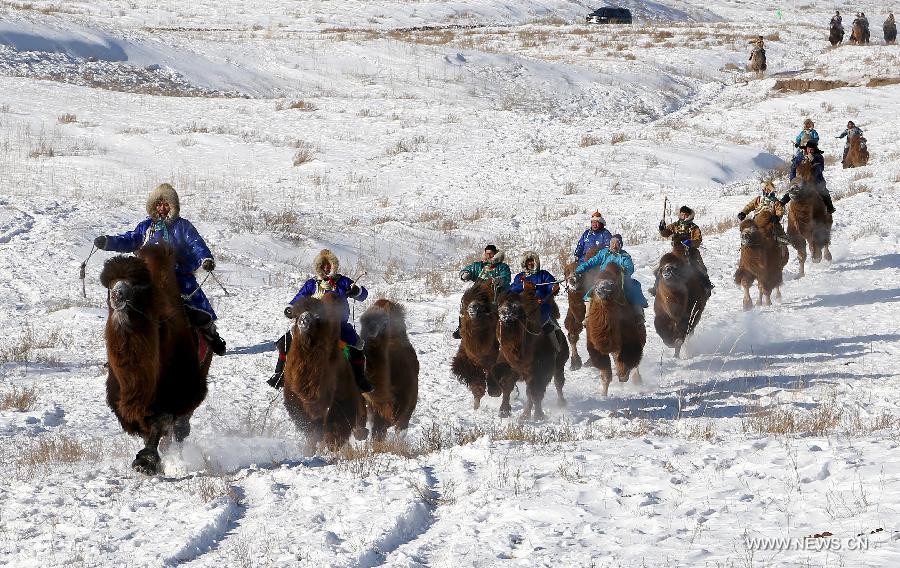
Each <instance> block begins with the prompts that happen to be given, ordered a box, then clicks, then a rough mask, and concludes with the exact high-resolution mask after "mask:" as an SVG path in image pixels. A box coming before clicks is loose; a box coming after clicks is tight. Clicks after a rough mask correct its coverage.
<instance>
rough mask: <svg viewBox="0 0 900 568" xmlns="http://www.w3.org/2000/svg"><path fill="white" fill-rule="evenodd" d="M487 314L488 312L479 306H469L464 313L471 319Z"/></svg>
mask: <svg viewBox="0 0 900 568" xmlns="http://www.w3.org/2000/svg"><path fill="white" fill-rule="evenodd" d="M487 312H488V310H487V309H485V307H484V306H482V305H481V304H469V305H468V306H467V307H466V313H467V314H469V317H471V318H477V317H478V316H480V315H484V314H486V313H487Z"/></svg>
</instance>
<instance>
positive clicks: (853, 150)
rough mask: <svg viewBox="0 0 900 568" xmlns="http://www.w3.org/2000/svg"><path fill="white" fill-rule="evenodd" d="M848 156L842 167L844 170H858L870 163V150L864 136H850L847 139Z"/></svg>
mask: <svg viewBox="0 0 900 568" xmlns="http://www.w3.org/2000/svg"><path fill="white" fill-rule="evenodd" d="M847 146H848V149H847V155H846V157H844V160H843V162H841V165H842V166H843V168H844V169H847V168H858V167H861V166H865V165H866V164H868V163H869V148H868V146H867V145H866V139H865V137H864V136H858V135H850V136H848V137H847Z"/></svg>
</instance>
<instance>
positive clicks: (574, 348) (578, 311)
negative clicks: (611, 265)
mask: <svg viewBox="0 0 900 568" xmlns="http://www.w3.org/2000/svg"><path fill="white" fill-rule="evenodd" d="M598 250H599V249H598V248H597V247H592V248H590V249H588V251H587V253H585V255H584V258H585V260H587V259H589V258H591V257H592V256H594V255H595V254H597V251H598ZM576 268H578V262H571V263H569V264H567V265H565V267H564V268H563V273H564V274H565V276H566V281H567V282H568V281H569V279H570V278H571V277H572V275H574V274H575V269H576ZM599 271H600V269H599V268H594V269H591V270H589V271H588V272H585V273H584V274H582V275H581V276H580V277H579V278H578V279H577V280H576V281H577V283H578V284H577V285H575V286H567V287H566V296H567V297H568V301H569V311H567V312H566V319H565V320H564V321H563V326H564V327H565V328H566V338H567V339H568V340H569V351H570V353H571V357H572V358H571V360H570V361H569V369H570V370H572V371H577V370H578V369H580V368H581V365H582V361H581V355H579V354H578V338H579V337H581V331H582V330H583V329H584V323H583V322H584V318H585V316H587V305H585V303H584V295H585V294H587V291H588V289H589V288H590V287H591V286H592V285H593V283H594V280H596V278H597V273H598V272H599Z"/></svg>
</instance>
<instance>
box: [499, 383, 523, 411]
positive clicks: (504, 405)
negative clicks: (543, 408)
mask: <svg viewBox="0 0 900 568" xmlns="http://www.w3.org/2000/svg"><path fill="white" fill-rule="evenodd" d="M511 393H512V389H509V390H507V389H503V399H502V400H501V401H500V418H509V415H510V414H511V413H512V405H511V404H510V403H509V395H510V394H511ZM526 408H527V407H526Z"/></svg>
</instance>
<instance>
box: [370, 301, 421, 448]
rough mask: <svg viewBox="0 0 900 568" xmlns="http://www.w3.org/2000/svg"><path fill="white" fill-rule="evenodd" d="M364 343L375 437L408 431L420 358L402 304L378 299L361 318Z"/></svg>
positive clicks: (414, 403) (416, 391) (416, 386)
mask: <svg viewBox="0 0 900 568" xmlns="http://www.w3.org/2000/svg"><path fill="white" fill-rule="evenodd" d="M359 324H360V335H361V336H362V338H363V341H364V342H365V353H366V375H367V376H368V379H369V382H371V383H372V386H374V387H375V390H374V391H373V392H372V393H371V394H370V395H369V396H368V397H367V398H368V402H369V409H370V410H371V411H372V437H373V438H374V439H376V440H381V439H383V438H384V436H385V434H386V432H387V429H388V428H389V427H390V426H393V427H394V430H395V431H399V430H405V429H406V428H407V427H408V426H409V419H410V417H411V416H412V413H413V410H415V408H416V402H417V401H418V398H419V359H418V357H416V350H415V349H413V347H412V345H411V344H410V342H409V336H408V335H407V333H406V313H405V311H404V309H403V306H401V305H400V304H396V303H394V302H391V301H390V300H384V299H381V300H378V301H377V302H375V304H374V305H373V306H372V307H370V308H369V309H368V310H366V311H365V313H363V315H362V317H360V319H359Z"/></svg>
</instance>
